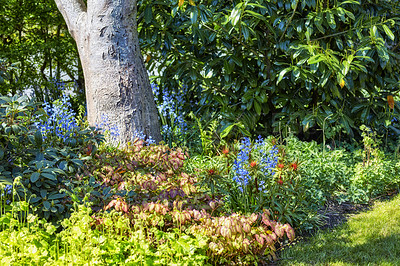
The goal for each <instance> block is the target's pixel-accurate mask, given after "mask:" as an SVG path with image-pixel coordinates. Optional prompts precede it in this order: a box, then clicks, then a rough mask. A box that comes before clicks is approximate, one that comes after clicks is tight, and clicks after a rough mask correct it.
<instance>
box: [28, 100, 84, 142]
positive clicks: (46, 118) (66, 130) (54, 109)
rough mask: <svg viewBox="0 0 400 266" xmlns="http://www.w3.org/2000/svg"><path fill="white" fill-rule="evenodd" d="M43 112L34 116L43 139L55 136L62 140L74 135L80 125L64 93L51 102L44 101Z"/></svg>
mask: <svg viewBox="0 0 400 266" xmlns="http://www.w3.org/2000/svg"><path fill="white" fill-rule="evenodd" d="M42 108H43V111H44V112H43V113H41V114H40V115H37V116H36V121H35V126H36V127H37V128H38V129H39V130H40V132H41V133H42V136H43V138H44V139H47V138H51V137H56V138H58V139H61V140H62V141H64V142H65V141H66V140H67V139H68V138H72V137H74V134H75V133H74V131H75V130H79V129H80V127H79V125H78V123H77V121H76V118H75V112H74V111H73V110H72V107H71V103H70V102H69V100H68V97H67V96H66V95H64V96H63V98H62V99H60V100H55V101H54V102H53V103H49V102H46V101H45V102H44V103H43V105H42Z"/></svg>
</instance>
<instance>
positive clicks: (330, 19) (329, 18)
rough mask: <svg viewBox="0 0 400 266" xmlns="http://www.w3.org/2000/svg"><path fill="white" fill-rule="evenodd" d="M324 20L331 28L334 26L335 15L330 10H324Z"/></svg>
mask: <svg viewBox="0 0 400 266" xmlns="http://www.w3.org/2000/svg"><path fill="white" fill-rule="evenodd" d="M326 21H327V22H328V25H329V27H331V29H335V28H336V22H335V16H334V15H333V13H332V12H331V11H327V12H326Z"/></svg>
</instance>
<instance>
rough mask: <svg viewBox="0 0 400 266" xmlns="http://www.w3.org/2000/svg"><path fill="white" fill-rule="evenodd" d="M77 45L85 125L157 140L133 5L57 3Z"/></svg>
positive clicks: (102, 0)
mask: <svg viewBox="0 0 400 266" xmlns="http://www.w3.org/2000/svg"><path fill="white" fill-rule="evenodd" d="M55 2H56V4H57V7H58V9H59V10H60V12H61V13H62V15H63V17H64V19H65V21H66V24H67V26H68V29H69V32H70V33H71V35H72V37H73V38H74V40H75V41H76V43H77V46H78V52H79V57H80V60H81V64H82V68H83V73H84V77H85V88H86V101H87V113H88V121H89V124H90V125H91V126H96V125H99V124H101V123H102V122H103V121H102V117H104V116H106V117H108V119H109V121H110V122H111V123H112V124H113V125H116V126H117V127H118V129H119V133H120V136H119V138H118V141H120V143H121V144H122V145H124V144H126V142H128V141H130V140H132V136H133V133H134V132H143V133H144V134H146V135H147V136H151V137H152V138H153V139H155V140H156V141H157V142H158V141H160V140H161V134H160V128H159V122H158V113H157V109H156V105H155V103H154V96H153V93H152V90H151V87H150V82H149V77H148V75H147V71H146V69H145V66H144V63H143V58H142V55H141V52H140V47H139V39H138V32H137V22H136V15H137V7H136V0H88V1H87V5H85V3H84V2H83V1H82V0H55Z"/></svg>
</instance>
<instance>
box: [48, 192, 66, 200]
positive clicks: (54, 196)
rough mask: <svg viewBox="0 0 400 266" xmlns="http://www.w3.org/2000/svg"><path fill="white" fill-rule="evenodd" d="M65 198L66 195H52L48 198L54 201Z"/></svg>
mask: <svg viewBox="0 0 400 266" xmlns="http://www.w3.org/2000/svg"><path fill="white" fill-rule="evenodd" d="M64 197H65V194H64V193H63V194H58V193H57V194H52V195H50V196H49V197H48V199H49V200H54V199H62V198H64Z"/></svg>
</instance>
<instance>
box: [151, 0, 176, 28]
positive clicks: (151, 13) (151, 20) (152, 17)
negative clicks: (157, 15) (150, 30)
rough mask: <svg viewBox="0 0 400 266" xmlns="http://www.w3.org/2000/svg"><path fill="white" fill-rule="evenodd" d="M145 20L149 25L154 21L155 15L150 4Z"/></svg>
mask: <svg viewBox="0 0 400 266" xmlns="http://www.w3.org/2000/svg"><path fill="white" fill-rule="evenodd" d="M179 2H180V1H179ZM144 20H145V22H146V23H147V24H150V23H151V22H152V21H153V13H152V10H151V5H150V4H148V5H147V6H146V8H145V10H144Z"/></svg>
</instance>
